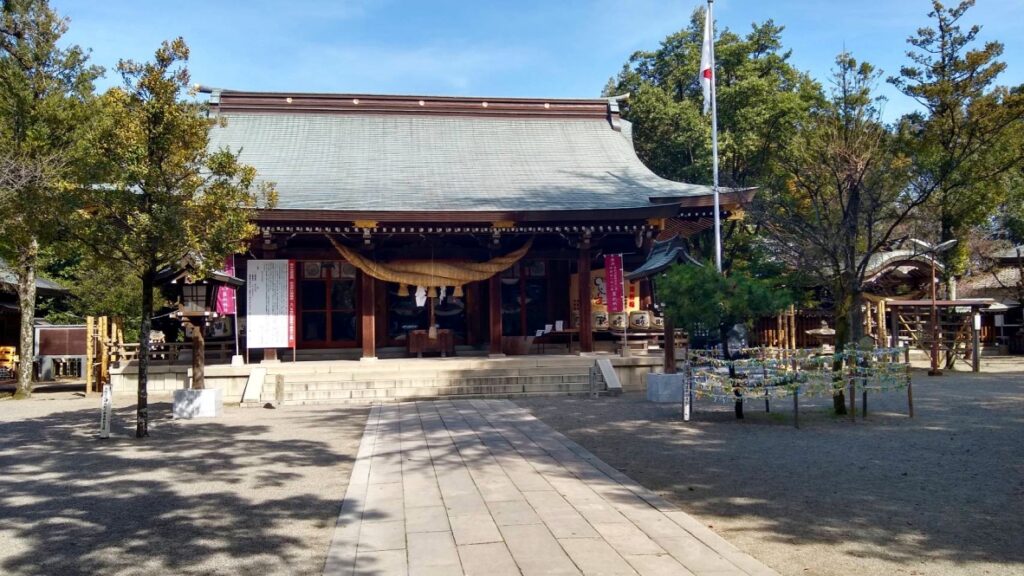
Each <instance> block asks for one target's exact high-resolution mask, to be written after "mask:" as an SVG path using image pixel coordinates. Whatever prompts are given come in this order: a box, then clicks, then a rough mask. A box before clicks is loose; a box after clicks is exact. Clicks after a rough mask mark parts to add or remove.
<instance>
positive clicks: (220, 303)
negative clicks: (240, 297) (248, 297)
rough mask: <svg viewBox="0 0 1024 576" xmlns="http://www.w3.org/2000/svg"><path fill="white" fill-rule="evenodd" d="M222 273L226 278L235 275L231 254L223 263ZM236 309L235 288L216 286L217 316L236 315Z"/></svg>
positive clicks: (233, 260)
mask: <svg viewBox="0 0 1024 576" xmlns="http://www.w3.org/2000/svg"><path fill="white" fill-rule="evenodd" d="M224 273H225V274H227V275H228V276H234V275H235V256H234V255H233V254H232V255H231V256H228V257H227V259H226V260H225V261H224ZM237 310H238V308H237V306H236V305H235V287H234V286H218V287H217V314H220V315H221V316H231V315H233V314H237V313H238V312H237Z"/></svg>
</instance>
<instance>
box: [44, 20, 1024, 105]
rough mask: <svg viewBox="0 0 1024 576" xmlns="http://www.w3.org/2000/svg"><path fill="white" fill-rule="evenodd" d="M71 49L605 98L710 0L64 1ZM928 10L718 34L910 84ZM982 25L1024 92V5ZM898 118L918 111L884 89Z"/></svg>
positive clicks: (232, 72) (261, 85)
mask: <svg viewBox="0 0 1024 576" xmlns="http://www.w3.org/2000/svg"><path fill="white" fill-rule="evenodd" d="M51 4H52V5H53V6H54V7H55V8H56V9H57V10H58V11H59V12H60V13H62V14H63V15H65V16H68V17H70V18H71V29H70V31H69V33H68V39H69V40H70V41H72V42H76V43H78V44H81V45H82V46H85V47H90V48H91V49H92V50H93V60H94V61H95V62H96V63H98V64H100V65H102V66H104V67H106V68H107V69H108V78H107V80H106V81H105V82H104V83H103V85H104V86H107V85H110V84H111V83H114V82H116V81H118V80H117V78H116V75H115V73H114V71H113V69H114V66H115V65H116V63H117V60H118V59H119V58H133V59H148V58H150V57H151V56H152V53H153V51H154V49H155V48H156V47H157V46H158V45H159V43H160V41H161V40H163V39H167V38H172V37H175V36H179V35H180V36H184V37H185V39H186V40H187V41H188V43H189V45H190V46H191V48H192V59H191V64H190V69H191V71H192V77H193V81H195V82H200V83H203V84H207V85H212V86H218V87H223V88H233V89H242V90H272V91H295V92H314V91H321V92H364V93H365V92H368V93H399V94H435V95H479V96H536V97H592V96H597V95H599V93H600V91H601V88H602V87H603V86H604V84H605V82H606V81H607V80H608V78H609V77H610V76H611V75H613V74H615V73H616V72H617V71H618V70H619V68H620V67H621V66H622V64H623V63H624V62H625V61H626V59H627V58H628V57H629V55H630V54H631V53H633V52H634V51H636V50H646V49H653V48H655V47H657V46H658V44H659V42H660V41H661V40H662V39H663V38H664V37H665V36H666V35H668V34H669V33H671V32H673V31H675V30H678V29H680V28H682V27H683V26H685V25H686V23H687V21H688V20H689V16H690V13H691V12H692V10H693V9H694V8H695V7H696V6H698V5H700V4H701V2H698V1H696V0H673V1H662V0H615V1H612V0H589V1H585V0H547V1H544V0H498V1H477V2H466V1H462V2H455V1H451V0H435V1H432V2H423V1H421V2H409V1H398V0H333V1H330V0H291V1H287V0H286V1H276V2H275V1H271V0H247V1H217V0H213V1H211V0H205V1H203V2H199V1H195V0H176V1H173V2H168V1H159V2H158V1H156V0H103V1H100V2H96V1H92V0H51ZM929 7H930V2H929V1H927V0H841V1H831V0H775V1H764V0H718V1H717V2H716V3H715V15H716V19H717V21H718V26H719V27H722V26H727V27H729V28H731V29H732V30H734V31H738V32H745V31H747V30H749V28H750V24H751V23H752V22H755V21H756V22H760V21H763V20H765V19H768V18H773V19H774V20H775V21H776V23H778V24H782V25H784V26H785V27H786V30H785V32H784V35H783V41H784V43H785V44H786V45H787V46H788V47H790V48H791V49H792V50H793V56H792V62H793V63H794V64H795V65H796V66H797V67H798V68H800V69H802V70H807V71H810V72H811V73H812V74H814V75H815V76H816V77H818V78H824V77H825V75H826V74H827V73H828V70H829V68H830V66H831V64H832V60H833V58H834V57H835V55H836V54H837V53H838V52H840V51H841V50H843V48H844V47H845V48H846V49H847V50H850V51H851V52H852V53H853V54H854V55H855V56H856V57H858V58H859V59H862V60H867V61H869V62H871V63H873V64H875V65H876V66H878V67H880V68H882V69H883V70H884V71H885V73H886V74H888V73H896V72H897V71H898V70H899V66H900V65H901V64H902V63H903V62H904V61H905V58H904V57H903V53H904V51H905V50H906V46H907V45H906V43H905V40H906V38H907V36H909V35H911V34H912V33H913V32H914V30H916V29H917V28H918V27H920V26H923V25H927V24H928V23H929V22H928V20H927V18H926V14H927V12H928V10H929ZM967 20H968V21H970V22H971V23H977V24H980V25H982V26H983V28H982V38H983V39H985V40H989V39H998V40H1000V41H1002V42H1003V43H1004V44H1005V47H1006V52H1005V54H1004V56H1003V60H1004V61H1005V62H1007V64H1008V70H1007V72H1006V73H1005V74H1004V76H1003V77H1002V78H1001V82H1002V83H1003V84H1020V83H1024V0H979V1H978V5H977V6H975V7H974V8H973V9H972V10H971V11H970V12H969V13H968V18H967ZM880 90H881V92H882V93H884V94H886V95H887V96H888V97H889V103H888V104H887V105H886V109H885V115H886V117H887V118H890V119H892V118H895V117H896V116H898V115H899V114H901V113H903V112H905V111H908V110H910V109H911V108H912V106H913V102H912V101H909V100H908V99H906V98H905V97H903V96H902V95H899V94H898V93H895V92H894V91H893V90H892V89H891V88H889V87H888V86H886V85H885V84H884V83H882V84H881V85H880Z"/></svg>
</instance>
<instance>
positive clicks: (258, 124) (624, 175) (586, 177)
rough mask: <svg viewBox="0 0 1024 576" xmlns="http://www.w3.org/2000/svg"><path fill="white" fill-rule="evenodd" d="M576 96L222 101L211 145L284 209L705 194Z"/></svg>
mask: <svg viewBox="0 0 1024 576" xmlns="http://www.w3.org/2000/svg"><path fill="white" fill-rule="evenodd" d="M223 98H224V100H223V102H228V101H229V99H228V98H227V94H225V95H224V96H223ZM407 98H409V99H411V100H414V99H416V98H417V97H407ZM281 100H283V98H282V99H281ZM288 100H289V102H291V99H290V98H289V99H288ZM352 101H358V100H357V99H350V100H348V101H347V102H352ZM420 102H422V100H420ZM509 102H510V103H509V107H511V106H512V104H515V105H517V106H525V105H526V104H531V105H532V104H535V103H540V102H542V101H539V100H538V101H524V100H515V101H509ZM523 102H526V104H523ZM582 102H585V103H586V102H589V104H590V105H591V108H590V110H591V112H590V113H588V114H575V115H557V114H555V113H551V112H552V109H551V108H546V109H544V110H543V112H544V113H532V114H531V113H509V114H507V115H499V114H498V112H499V111H500V107H499V106H500V103H498V104H496V105H494V106H492V108H491V111H490V112H487V113H484V114H467V113H464V111H460V110H459V109H456V108H454V107H453V105H452V104H451V103H450V102H448V103H446V105H447V106H448V108H447V109H445V110H442V111H434V112H433V113H417V111H416V109H415V108H413V109H391V110H379V109H378V110H373V111H370V110H367V109H362V110H360V109H345V110H340V109H327V108H324V107H319V108H308V109H297V110H292V109H288V108H287V107H282V108H279V109H255V108H246V107H241V106H236V107H232V106H230V105H226V104H222V105H221V106H219V107H218V106H215V107H214V110H215V112H216V113H218V114H219V116H220V117H221V118H223V119H224V121H225V123H224V126H218V127H216V128H214V130H213V131H212V134H211V146H212V147H215V148H220V147H225V146H226V147H229V148H230V149H232V150H235V151H239V150H240V151H241V160H242V161H243V162H245V163H247V164H251V165H253V166H255V167H256V169H257V170H258V172H259V175H260V178H261V179H263V180H267V181H271V182H274V183H275V184H276V186H277V190H278V194H279V202H278V205H277V208H278V209H285V210H325V211H333V210H339V211H383V212H390V211H395V212H444V211H459V212H476V211H479V212H487V211H563V210H615V209H625V208H644V207H651V206H655V205H656V204H660V203H662V202H664V200H665V199H673V198H687V197H694V196H706V195H709V194H711V192H712V190H711V188H710V187H708V186H699V185H693V184H685V183H680V182H673V181H670V180H666V179H664V178H660V177H659V176H657V175H655V174H654V173H653V172H651V171H650V170H649V169H647V167H646V166H644V165H643V164H642V163H641V161H640V159H639V158H637V156H636V153H635V151H634V149H633V144H632V140H631V131H630V128H631V127H630V126H629V124H628V123H627V122H624V121H621V120H619V119H618V117H617V112H616V113H615V115H614V118H613V117H612V113H611V112H609V113H608V114H607V115H606V116H599V115H597V114H594V113H593V112H592V110H593V109H594V106H593V104H594V103H595V102H596V103H598V104H600V103H601V102H600V101H582ZM463 103H464V102H463ZM388 104H390V103H389V102H388ZM538 105H539V104H538ZM421 106H422V105H421ZM350 108H352V107H351V106H350ZM424 108H427V107H424ZM485 112H486V111H485ZM616 127H618V128H619V129H616ZM652 199H654V201H652Z"/></svg>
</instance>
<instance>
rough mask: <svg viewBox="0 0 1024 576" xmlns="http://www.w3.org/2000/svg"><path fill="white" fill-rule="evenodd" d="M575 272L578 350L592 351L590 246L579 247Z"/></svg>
mask: <svg viewBox="0 0 1024 576" xmlns="http://www.w3.org/2000/svg"><path fill="white" fill-rule="evenodd" d="M576 272H577V279H578V281H577V282H576V285H577V288H578V289H579V301H580V352H593V351H594V330H593V324H592V319H591V317H590V313H591V308H590V305H591V299H590V298H591V296H590V246H584V247H580V252H579V258H578V260H577V264H576Z"/></svg>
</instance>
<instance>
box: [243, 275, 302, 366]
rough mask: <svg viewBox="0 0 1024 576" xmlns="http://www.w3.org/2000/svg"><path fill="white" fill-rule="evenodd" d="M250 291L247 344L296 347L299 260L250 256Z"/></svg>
mask: <svg viewBox="0 0 1024 576" xmlns="http://www.w3.org/2000/svg"><path fill="white" fill-rule="evenodd" d="M246 295H247V296H248V298H247V300H246V302H247V308H246V330H247V339H246V347H247V348H294V347H295V264H294V263H293V262H292V261H290V260H250V261H249V267H248V274H247V276H246Z"/></svg>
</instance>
